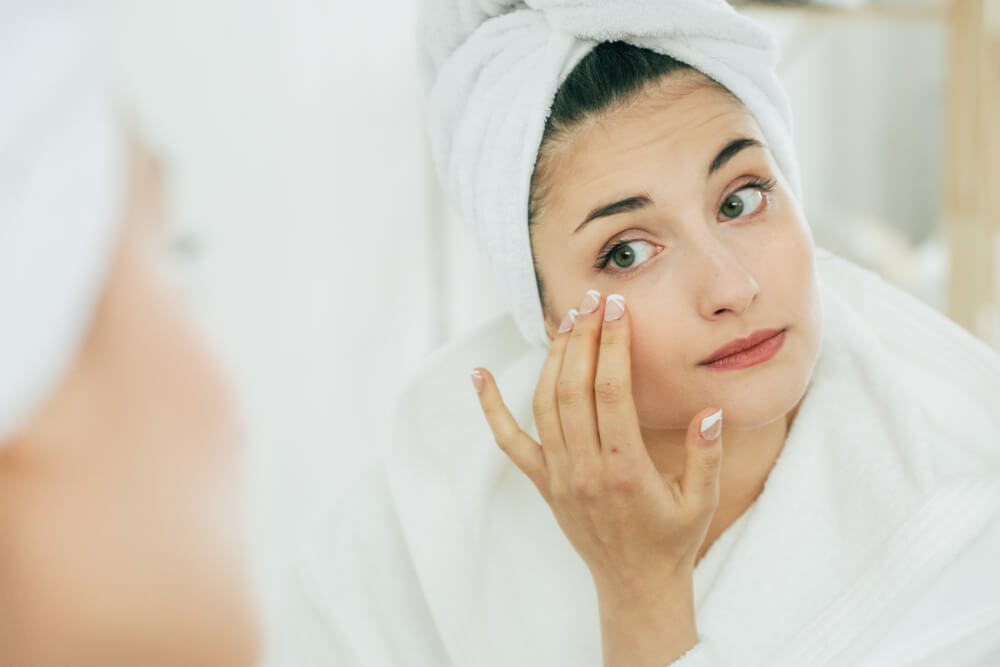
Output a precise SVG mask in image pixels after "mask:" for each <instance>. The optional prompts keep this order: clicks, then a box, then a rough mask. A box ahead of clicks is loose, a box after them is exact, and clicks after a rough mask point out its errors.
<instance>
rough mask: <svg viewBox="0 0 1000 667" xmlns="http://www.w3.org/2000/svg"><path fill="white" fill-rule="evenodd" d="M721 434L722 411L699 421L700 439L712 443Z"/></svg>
mask: <svg viewBox="0 0 1000 667" xmlns="http://www.w3.org/2000/svg"><path fill="white" fill-rule="evenodd" d="M720 433H722V410H719V411H718V412H716V413H715V414H713V415H709V416H708V417H705V418H704V419H702V420H701V437H702V438H704V439H705V440H708V441H709V442H712V441H713V440H715V439H716V438H718V437H719V434H720Z"/></svg>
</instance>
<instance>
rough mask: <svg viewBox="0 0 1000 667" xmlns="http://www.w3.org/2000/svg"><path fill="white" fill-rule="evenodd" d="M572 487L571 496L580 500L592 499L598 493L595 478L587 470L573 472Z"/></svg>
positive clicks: (598, 487) (598, 488)
mask: <svg viewBox="0 0 1000 667" xmlns="http://www.w3.org/2000/svg"><path fill="white" fill-rule="evenodd" d="M572 488H573V496H574V497H575V498H578V499H581V500H593V499H594V498H596V497H597V496H598V495H599V493H600V485H599V484H598V481H597V479H596V478H595V477H594V475H592V474H590V473H589V472H585V473H578V474H575V475H574V477H573V482H572Z"/></svg>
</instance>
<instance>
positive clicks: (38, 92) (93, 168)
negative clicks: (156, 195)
mask: <svg viewBox="0 0 1000 667" xmlns="http://www.w3.org/2000/svg"><path fill="white" fill-rule="evenodd" d="M88 28H89V25H88V23H87V21H86V19H85V17H84V16H82V15H81V13H80V10H79V8H78V7H77V3H71V2H42V1H40V0H39V1H32V2H18V1H13V2H9V3H4V4H3V6H2V7H0V91H3V102H2V103H0V321H2V322H3V324H2V329H0V446H2V445H3V444H4V443H5V442H7V441H8V440H9V439H10V438H11V437H13V436H14V435H15V434H16V431H17V429H19V428H20V427H22V426H23V425H24V423H25V422H26V421H27V420H28V419H29V418H30V417H31V416H32V414H33V413H34V411H36V410H37V409H38V408H39V407H40V404H41V402H42V401H43V400H44V399H45V398H46V397H47V396H48V394H49V392H50V391H51V390H52V389H53V387H54V385H55V383H56V382H57V381H58V380H59V378H60V377H61V376H62V375H63V373H64V372H65V371H66V369H67V368H68V366H69V364H70V363H71V362H72V361H73V359H74V358H75V354H76V351H77V348H78V345H79V343H80V341H81V339H82V338H83V336H84V335H85V333H86V331H87V327H88V324H89V322H90V316H91V313H92V311H93V308H94V305H95V303H96V301H97V299H98V297H99V295H100V293H101V287H102V286H103V284H104V279H105V277H106V273H107V268H108V264H109V258H110V256H111V253H112V251H113V249H114V245H115V240H116V238H117V231H118V220H119V217H120V216H119V213H120V206H121V202H122V198H123V197H122V193H123V190H124V185H123V181H124V169H123V160H124V158H123V156H124V146H123V139H122V135H121V133H120V131H119V128H118V125H117V122H116V118H115V115H114V111H113V109H112V106H111V103H110V101H109V99H108V98H107V96H106V94H105V92H104V91H103V89H102V86H101V83H100V81H99V80H98V78H97V77H96V75H95V72H96V67H95V63H94V55H93V50H92V48H91V47H92V44H91V42H90V38H89V37H88V35H89V33H88Z"/></svg>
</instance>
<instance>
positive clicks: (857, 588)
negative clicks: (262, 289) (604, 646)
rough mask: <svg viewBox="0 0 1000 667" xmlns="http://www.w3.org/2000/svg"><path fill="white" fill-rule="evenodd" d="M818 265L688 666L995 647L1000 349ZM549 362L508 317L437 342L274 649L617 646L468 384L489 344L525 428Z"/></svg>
mask: <svg viewBox="0 0 1000 667" xmlns="http://www.w3.org/2000/svg"><path fill="white" fill-rule="evenodd" d="M817 267H818V272H819V276H820V285H821V295H822V299H823V310H824V328H823V333H822V335H823V341H822V349H821V353H820V358H819V360H818V362H817V365H816V369H815V373H814V375H813V378H812V380H811V382H810V385H809V387H808V389H807V393H806V395H805V397H804V399H803V401H802V403H801V405H800V409H799V412H798V414H797V416H796V418H795V421H794V422H793V424H792V428H791V430H790V432H789V434H788V437H787V440H786V442H785V445H784V449H783V450H782V452H781V454H780V456H779V457H778V460H777V462H776V464H775V466H774V468H773V469H772V471H771V473H770V475H769V477H768V479H767V481H766V484H765V486H764V489H763V491H762V492H761V494H760V495H759V496H758V498H757V499H756V501H755V502H754V503H753V505H751V507H750V508H749V509H748V510H747V511H746V512H745V513H744V514H743V515H742V516H741V517H740V518H739V519H738V520H737V521H736V522H735V523H733V524H732V525H731V526H730V527H729V528H728V529H727V530H726V531H725V532H724V533H723V534H722V535H721V536H720V537H719V538H718V539H717V540H716V541H715V542H714V543H713V545H712V547H711V548H710V549H709V551H708V553H707V554H706V555H705V557H704V558H703V559H702V560H701V561H700V562H699V563H698V566H697V567H696V569H695V572H694V594H695V605H696V622H697V628H698V632H699V636H700V639H701V641H700V642H699V644H698V645H697V646H695V647H694V649H693V650H691V651H690V652H689V653H688V654H687V655H685V656H683V657H681V658H679V659H678V660H677V661H675V663H674V664H676V665H677V666H678V667H681V666H683V667H721V666H723V665H728V666H731V667H737V666H738V667H751V666H754V665H767V666H768V667H771V666H776V665H780V666H782V667H801V666H802V665H809V666H810V667H822V666H830V667H833V666H840V665H861V666H863V667H864V666H871V667H875V666H889V665H891V666H892V667H901V666H903V665H907V666H917V665H919V666H920V667H932V666H934V665H949V667H973V666H975V667H985V666H986V665H996V664H1000V633H997V632H996V629H997V628H998V627H1000V567H998V562H1000V398H998V396H997V392H996V389H997V387H1000V357H998V356H997V354H996V353H995V352H994V351H992V350H990V349H989V348H987V347H986V346H985V345H983V344H982V343H980V342H979V341H978V340H976V339H974V338H972V337H971V336H970V335H969V334H967V333H965V332H964V331H963V330H961V329H960V328H959V327H957V326H956V325H955V324H953V323H952V322H950V321H949V320H947V319H946V318H944V317H943V316H941V315H940V314H938V313H936V312H934V311H933V310H931V309H930V308H928V307H927V306H925V305H923V304H922V303H920V302H918V301H916V300H915V299H913V298H912V297H910V296H909V295H907V294H905V293H903V292H901V291H899V290H897V289H896V288H894V287H892V286H890V285H888V284H887V283H885V282H884V281H882V280H881V279H880V278H878V277H877V276H875V275H874V274H872V273H869V272H867V271H864V270H861V269H859V268H858V267H856V266H854V265H853V264H850V263H849V262H847V261H845V260H842V259H840V258H837V257H835V256H832V255H829V254H828V253H824V252H820V253H818V259H817ZM541 361H542V355H541V354H539V352H538V350H537V349H535V348H532V347H531V346H529V345H528V344H526V343H525V342H524V341H523V339H522V338H521V337H520V335H519V334H518V331H517V329H516V327H515V325H514V324H513V323H512V322H511V321H510V320H509V318H506V319H504V320H501V321H497V322H494V323H492V324H490V325H488V326H487V327H485V328H484V329H483V330H481V331H479V332H476V334H474V335H473V336H470V337H468V338H466V339H463V340H460V341H457V342H455V343H453V344H451V345H449V346H448V347H446V348H445V349H443V350H442V351H441V352H440V353H439V354H437V355H436V356H435V357H434V358H432V359H431V360H430V361H429V363H428V366H427V370H426V372H425V373H423V374H422V375H421V376H420V377H419V379H418V380H417V382H416V383H415V384H414V386H413V387H412V388H411V390H409V391H408V392H407V393H406V394H405V396H404V400H403V410H402V412H401V415H400V417H399V421H398V424H397V426H398V437H397V440H396V442H395V444H394V445H393V447H392V449H391V451H390V452H389V456H388V458H387V460H386V462H385V464H384V466H380V467H379V468H377V469H375V470H373V471H372V473H371V474H369V475H368V476H366V477H365V478H364V479H363V480H362V482H361V483H360V484H359V485H358V486H357V487H356V488H354V489H353V490H352V491H351V492H350V493H349V494H348V495H346V497H344V499H343V502H342V503H340V504H339V509H338V510H337V511H336V512H335V513H333V514H332V515H331V514H327V515H324V516H323V517H322V522H321V524H320V525H319V527H318V532H317V533H315V534H313V535H311V536H310V538H309V542H308V546H307V549H306V551H305V553H304V557H303V559H302V561H301V563H300V565H301V568H300V575H301V577H300V589H299V590H300V594H301V599H299V600H297V601H296V602H295V604H292V605H290V607H289V609H288V615H287V616H286V621H287V623H288V624H289V627H290V628H291V629H292V630H294V634H291V635H290V636H289V641H288V644H287V646H288V650H289V652H288V653H287V654H284V655H280V656H275V659H274V661H273V662H272V663H271V664H272V665H274V667H313V666H319V665H331V664H336V665H339V666H342V667H349V666H354V665H364V666H365V667H381V666H383V665H384V666H389V665H408V666H412V667H416V666H424V665H426V666H432V665H433V666H434V667H447V666H449V665H450V666H454V667H472V666H475V667H491V666H497V667H500V666H509V665H523V666H525V667H530V666H535V665H538V666H539V667H541V666H544V667H553V666H561V665H565V666H567V667H569V666H572V667H598V666H599V665H600V664H601V648H600V625H599V618H598V613H597V600H596V595H595V593H594V590H593V582H592V580H591V578H590V576H589V573H588V572H587V570H586V567H585V565H584V564H583V562H582V560H581V559H580V558H579V556H578V555H577V554H576V552H575V551H574V550H573V548H572V546H571V545H570V544H569V541H568V540H567V539H566V538H565V536H564V535H563V533H562V532H561V530H560V529H559V526H558V524H557V523H556V521H555V519H554V518H553V516H552V513H551V511H550V510H549V508H548V507H547V506H546V504H545V503H544V501H543V500H542V499H541V497H540V496H539V494H538V492H537V491H536V490H535V488H534V486H533V485H532V484H531V483H530V482H529V481H528V480H527V478H526V477H525V476H524V475H523V474H522V473H521V472H520V471H519V470H517V469H516V468H515V467H514V465H513V464H512V463H510V461H509V460H508V459H507V458H506V457H505V456H504V455H503V454H502V453H501V452H500V451H499V449H498V448H497V446H496V444H495V443H494V441H493V439H492V437H491V434H490V432H489V429H488V427H487V426H486V423H485V420H484V419H483V417H482V415H481V411H480V409H479V405H478V403H477V402H476V399H475V394H474V392H473V391H472V388H471V387H470V386H469V380H468V369H469V368H472V367H473V366H475V365H476V364H485V365H487V366H488V367H489V368H490V369H491V370H493V371H494V372H495V373H496V375H497V378H498V381H499V383H500V386H501V387H502V389H503V391H504V396H505V398H506V400H507V403H508V405H509V406H510V407H511V409H512V411H513V412H514V414H515V416H517V417H518V418H519V420H520V422H521V423H522V424H523V425H525V426H526V427H527V426H528V425H529V424H530V423H531V395H532V392H533V389H534V384H535V382H536V380H537V374H538V370H539V367H540V364H541ZM723 447H725V443H723Z"/></svg>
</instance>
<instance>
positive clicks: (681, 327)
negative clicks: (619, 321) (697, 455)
mask: <svg viewBox="0 0 1000 667" xmlns="http://www.w3.org/2000/svg"><path fill="white" fill-rule="evenodd" d="M628 299H629V313H630V316H631V318H632V391H633V396H634V399H635V407H636V412H637V414H638V416H639V424H640V425H641V426H643V427H647V428H661V429H662V428H683V427H684V426H686V421H685V415H686V414H687V413H688V411H689V409H690V405H691V404H693V400H692V399H693V398H696V397H692V396H691V389H692V386H693V383H692V380H693V379H694V378H693V377H692V372H691V371H692V369H691V365H692V360H691V357H692V354H693V352H692V346H691V345H690V343H689V341H691V340H692V332H691V330H690V326H691V325H692V317H691V314H690V313H683V312H681V311H680V309H678V308H671V307H670V304H676V303H679V302H680V300H679V298H677V297H673V296H671V295H670V294H669V293H667V292H664V293H661V294H659V295H653V294H649V295H642V296H639V295H635V294H629V295H628ZM697 409H700V408H695V410H697Z"/></svg>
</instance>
